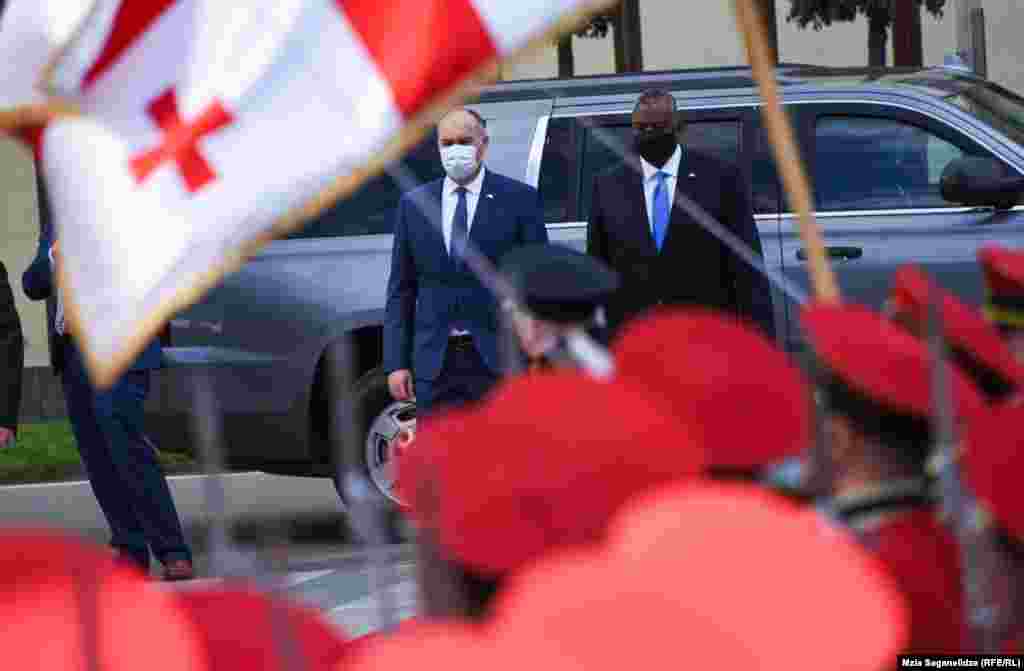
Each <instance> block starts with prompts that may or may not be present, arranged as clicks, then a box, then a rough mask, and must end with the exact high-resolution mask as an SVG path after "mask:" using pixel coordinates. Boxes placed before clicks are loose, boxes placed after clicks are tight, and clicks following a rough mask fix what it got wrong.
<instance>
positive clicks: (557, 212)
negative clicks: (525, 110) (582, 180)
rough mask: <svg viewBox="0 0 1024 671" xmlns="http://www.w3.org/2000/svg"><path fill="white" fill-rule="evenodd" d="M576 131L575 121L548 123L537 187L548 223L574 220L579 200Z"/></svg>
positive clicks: (558, 120)
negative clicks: (575, 206)
mask: <svg viewBox="0 0 1024 671" xmlns="http://www.w3.org/2000/svg"><path fill="white" fill-rule="evenodd" d="M575 130H576V121H575V119H551V120H549V121H548V132H547V137H546V138H545V140H544V154H543V156H542V157H541V162H540V179H539V181H538V184H537V188H538V190H539V191H540V197H541V201H542V202H543V203H544V223H547V224H556V223H560V222H568V221H570V220H571V219H572V218H573V210H574V205H575V202H574V201H575V197H576V192H575V190H574V188H573V187H574V186H575V183H576V180H575V179H574V177H575V174H574V172H575V170H576V169H577V168H578V162H577V160H576V140H575V136H576V133H575Z"/></svg>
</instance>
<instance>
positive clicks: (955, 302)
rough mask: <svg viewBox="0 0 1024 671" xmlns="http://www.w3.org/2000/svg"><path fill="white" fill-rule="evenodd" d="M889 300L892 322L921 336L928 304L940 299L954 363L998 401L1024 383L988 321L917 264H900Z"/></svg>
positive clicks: (1022, 371)
mask: <svg viewBox="0 0 1024 671" xmlns="http://www.w3.org/2000/svg"><path fill="white" fill-rule="evenodd" d="M889 298H890V301H889V302H890V306H891V308H892V310H893V313H894V315H893V316H894V317H895V319H896V321H905V322H906V323H907V324H908V325H909V327H910V328H911V330H912V331H914V332H915V333H917V334H918V335H919V336H920V337H922V338H925V339H927V338H928V336H929V332H930V323H931V310H932V303H933V301H936V300H938V301H940V310H941V312H940V316H941V321H942V329H943V333H944V334H945V337H946V339H947V341H948V342H949V344H950V346H951V348H952V349H953V352H954V354H955V355H956V356H955V359H956V362H957V363H959V364H960V368H961V370H963V371H964V372H965V373H968V374H969V375H970V377H971V379H972V380H973V381H974V383H975V384H976V385H977V387H978V388H979V389H980V390H982V391H984V392H985V393H986V394H987V395H988V396H990V397H992V398H993V399H996V400H998V399H999V398H1002V397H1004V396H1006V395H1008V394H1010V393H1011V392H1013V391H1014V390H1015V389H1016V388H1018V387H1020V386H1021V385H1022V384H1024V365H1021V364H1020V363H1019V362H1018V361H1017V358H1016V357H1015V356H1014V354H1013V352H1012V351H1011V350H1010V348H1009V346H1008V345H1007V344H1006V342H1005V341H1004V340H1003V338H1002V336H1000V335H999V332H998V331H997V330H996V329H995V328H994V327H993V326H992V324H990V323H989V322H988V321H986V320H985V318H984V317H983V316H982V314H981V313H980V312H977V311H975V310H974V309H972V308H970V307H969V306H967V305H966V304H965V303H963V302H961V301H960V300H959V299H958V298H956V296H954V295H953V294H951V293H949V292H948V291H944V290H942V289H941V288H940V287H938V286H937V285H936V284H935V283H934V282H933V281H932V280H931V279H930V278H929V277H928V276H927V275H926V274H925V273H924V272H923V271H922V270H921V269H920V268H918V267H916V266H904V267H902V268H900V269H899V270H898V271H897V272H896V276H895V279H894V283H893V286H892V290H891V292H890V297H889Z"/></svg>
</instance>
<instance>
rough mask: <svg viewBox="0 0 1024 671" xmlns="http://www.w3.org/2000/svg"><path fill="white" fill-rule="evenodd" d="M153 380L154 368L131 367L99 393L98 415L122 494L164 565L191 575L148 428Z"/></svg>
mask: <svg viewBox="0 0 1024 671" xmlns="http://www.w3.org/2000/svg"><path fill="white" fill-rule="evenodd" d="M149 386H150V372H149V371H129V372H127V373H125V374H124V375H123V376H122V377H121V379H120V380H118V381H117V383H116V384H114V386H113V387H111V388H110V389H108V390H106V391H102V392H96V393H95V395H94V400H93V402H94V406H95V410H96V417H97V420H98V422H99V425H100V426H101V427H102V429H103V433H104V435H105V436H106V443H107V446H108V449H109V451H110V457H111V461H112V462H113V464H114V466H115V469H116V475H117V478H118V480H119V483H120V491H121V493H122V497H123V498H124V500H125V502H126V503H127V504H128V505H129V506H130V507H131V508H132V510H133V511H134V513H135V517H136V518H137V519H138V520H139V522H140V524H141V526H142V529H143V531H144V533H145V538H146V542H147V544H148V545H149V547H150V549H151V550H152V552H153V554H154V555H156V558H157V559H158V560H160V562H161V563H162V564H163V565H164V567H165V574H166V573H174V574H175V575H172V576H170V577H174V578H181V577H191V563H192V553H191V551H190V550H189V547H188V544H187V543H186V542H185V535H184V533H183V531H182V528H181V521H180V520H179V518H178V511H177V509H176V508H175V505H174V499H173V497H172V496H171V490H170V487H169V486H168V485H167V480H166V478H165V477H164V473H163V469H162V468H161V466H160V462H159V461H158V459H157V456H158V455H157V453H156V451H155V450H154V449H153V447H152V444H151V443H150V442H149V441H148V440H147V438H146V435H145V433H144V431H143V416H144V414H143V405H144V403H145V400H146V395H147V394H148V393H149ZM184 564H188V566H187V567H185V566H184ZM184 573H187V574H188V575H184Z"/></svg>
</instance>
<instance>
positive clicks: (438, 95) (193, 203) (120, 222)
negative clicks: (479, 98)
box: [0, 0, 608, 386]
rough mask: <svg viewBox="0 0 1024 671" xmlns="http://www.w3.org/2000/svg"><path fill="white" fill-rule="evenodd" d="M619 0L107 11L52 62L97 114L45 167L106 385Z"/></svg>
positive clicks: (68, 297)
mask: <svg viewBox="0 0 1024 671" xmlns="http://www.w3.org/2000/svg"><path fill="white" fill-rule="evenodd" d="M606 4H608V3H607V2H603V3H594V2H587V1H586V0H516V1H515V2H509V1H508V0H250V1H249V2H245V3H231V2H224V0H98V1H97V2H95V3H93V5H92V8H91V10H90V11H89V12H88V14H87V16H86V17H85V18H84V20H82V21H81V22H80V23H79V24H78V26H77V28H76V30H75V32H74V35H73V36H72V38H71V39H70V41H69V42H68V43H67V45H65V46H64V48H63V49H61V50H60V51H59V53H58V54H57V56H56V58H54V59H53V60H52V62H50V63H49V64H48V67H47V73H46V74H47V82H48V84H49V85H50V87H51V89H52V90H51V92H52V93H53V94H54V95H55V96H57V97H58V98H59V99H60V100H64V101H68V102H70V103H72V104H74V105H75V106H76V107H77V109H78V110H79V111H80V113H81V116H78V117H61V118H58V119H56V120H54V121H52V122H51V123H49V125H48V126H47V128H46V131H45V135H44V138H43V143H42V159H41V170H42V173H43V176H44V178H45V182H46V185H47V188H48V192H49V198H50V204H51V207H52V210H53V215H54V221H55V222H56V225H57V232H58V235H59V238H60V240H61V251H62V254H61V257H62V263H61V266H60V268H59V271H60V272H59V283H60V285H61V287H62V290H63V294H62V295H63V297H64V300H65V304H66V314H67V315H68V318H69V321H70V324H71V330H72V332H73V333H74V335H75V337H76V339H77V341H78V343H79V345H80V346H81V348H82V350H83V351H84V353H85V355H86V361H87V363H88V364H89V369H90V372H91V373H92V374H93V377H94V380H95V381H96V382H97V384H99V385H101V386H106V385H108V384H110V383H111V382H112V381H113V380H114V379H116V376H117V375H118V374H119V373H120V372H121V371H123V370H124V369H125V368H126V367H127V366H128V365H129V364H130V362H131V360H132V359H133V358H134V356H135V355H137V353H138V352H139V351H141V349H142V348H143V347H145V345H146V343H147V342H148V341H149V340H150V339H151V338H152V337H154V336H155V334H156V333H157V332H158V331H159V329H160V328H161V326H162V325H163V323H164V322H165V321H166V320H167V319H168V318H169V317H170V316H171V315H172V314H173V313H174V312H176V311H177V310H179V309H181V308H182V307H184V306H186V305H188V304H189V303H191V302H193V301H195V300H196V299H198V298H199V297H200V296H201V295H202V292H203V291H204V290H205V289H206V288H208V287H210V286H211V285H212V284H214V283H215V282H216V281H217V280H218V279H219V278H220V277H221V276H222V274H223V273H224V272H225V271H228V270H230V269H232V268H234V267H237V265H238V264H239V263H240V262H241V261H242V260H244V258H245V257H246V256H247V255H248V254H250V253H252V252H253V251H255V250H256V248H257V247H258V245H259V244H261V243H263V242H265V241H266V240H269V239H270V238H271V237H273V235H275V234H280V233H281V232H284V231H285V230H287V229H289V228H293V227H295V226H296V225H298V224H299V223H301V221H303V220H304V219H306V218H308V217H310V216H312V215H315V214H316V213H317V212H319V211H320V210H322V209H323V208H324V207H326V206H328V205H329V204H330V203H331V202H332V201H333V200H335V199H336V198H338V197H340V196H343V195H345V194H347V193H348V192H350V191H351V190H352V189H353V188H355V187H356V186H358V184H359V183H361V181H362V180H363V179H365V178H366V177H367V176H369V175H370V174H372V172H373V170H375V169H379V168H380V167H381V166H382V165H383V164H384V162H385V160H387V159H391V158H394V157H395V156H396V151H398V150H399V148H400V147H402V146H408V144H409V143H411V142H412V141H414V140H415V139H416V134H415V133H414V132H412V129H414V128H422V127H423V125H424V124H425V123H427V122H429V121H430V120H433V119H435V118H436V116H437V114H438V113H439V112H440V111H441V110H442V108H443V106H444V105H445V104H451V103H453V102H455V99H456V97H457V96H459V95H460V94H463V93H466V92H467V89H466V85H467V84H468V83H471V82H473V81H477V80H476V78H475V76H479V75H480V74H481V73H484V72H487V71H488V69H489V68H492V67H493V65H494V64H495V62H496V61H498V60H500V59H502V58H504V57H507V56H509V55H511V54H512V53H514V52H515V51H516V50H518V49H521V48H523V47H524V46H526V45H527V44H528V43H529V41H530V40H531V39H533V38H540V37H543V36H547V35H549V34H550V33H552V32H554V31H555V30H556V29H557V28H558V27H560V26H563V25H569V24H570V23H571V22H572V21H573V20H578V19H579V18H580V16H582V13H583V12H584V11H587V10H590V11H593V10H594V9H596V7H595V5H598V6H601V5H606ZM562 21H565V22H566V23H564V24H563V23H561V22H562ZM17 39H18V38H17V35H16V34H11V35H8V34H5V33H4V32H0V41H16V40H17ZM403 131H405V132H403ZM525 141H526V139H524V142H525Z"/></svg>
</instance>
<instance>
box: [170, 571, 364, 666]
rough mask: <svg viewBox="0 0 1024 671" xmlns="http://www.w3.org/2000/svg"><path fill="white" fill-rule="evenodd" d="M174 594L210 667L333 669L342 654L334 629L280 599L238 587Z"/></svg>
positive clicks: (317, 614)
mask: <svg viewBox="0 0 1024 671" xmlns="http://www.w3.org/2000/svg"><path fill="white" fill-rule="evenodd" d="M179 595H180V601H181V603H182V607H183V608H184V610H185V612H186V613H187V614H188V615H189V617H190V618H191V620H192V622H194V623H195V625H196V627H197V629H198V631H199V634H200V637H201V639H202V640H203V643H204V645H205V648H206V653H207V659H208V660H209V664H208V666H209V668H211V669H228V668H237V669H246V670H247V671H260V670H261V669H266V670H267V671H277V670H278V669H285V668H295V669H307V670H308V671H318V670H320V669H332V670H333V669H336V668H338V667H339V662H340V661H341V660H342V659H343V657H344V656H345V654H346V650H347V645H348V643H347V641H346V639H345V638H344V637H343V636H342V632H341V630H340V629H339V628H338V626H337V625H334V624H332V623H330V622H328V621H327V620H326V619H325V617H324V615H322V614H321V613H320V612H319V611H317V610H314V609H313V608H309V607H306V606H301V605H299V604H297V603H292V602H290V601H286V600H285V598H284V597H279V596H276V595H270V594H265V593H263V592H261V591H257V590H256V589H254V588H251V587H243V586H237V587H224V586H215V587H212V588H211V587H203V588H199V589H195V588H183V589H182V590H180V591H179Z"/></svg>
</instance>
